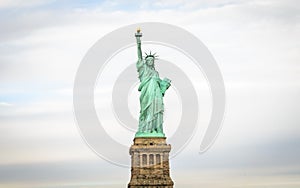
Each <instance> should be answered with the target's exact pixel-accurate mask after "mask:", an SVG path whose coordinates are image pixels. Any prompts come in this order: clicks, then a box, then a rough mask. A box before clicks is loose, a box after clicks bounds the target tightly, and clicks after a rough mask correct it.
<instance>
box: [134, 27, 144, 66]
mask: <svg viewBox="0 0 300 188" xmlns="http://www.w3.org/2000/svg"><path fill="white" fill-rule="evenodd" d="M141 37H142V33H141V30H140V29H139V28H138V29H137V33H136V34H135V38H136V43H137V54H138V60H139V61H140V60H142V59H143V56H142V48H141Z"/></svg>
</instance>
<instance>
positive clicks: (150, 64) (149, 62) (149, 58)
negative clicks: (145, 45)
mask: <svg viewBox="0 0 300 188" xmlns="http://www.w3.org/2000/svg"><path fill="white" fill-rule="evenodd" d="M146 64H147V65H148V66H150V67H153V66H154V58H153V57H147V58H146Z"/></svg>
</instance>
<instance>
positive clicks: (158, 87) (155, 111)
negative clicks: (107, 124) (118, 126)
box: [135, 29, 171, 137]
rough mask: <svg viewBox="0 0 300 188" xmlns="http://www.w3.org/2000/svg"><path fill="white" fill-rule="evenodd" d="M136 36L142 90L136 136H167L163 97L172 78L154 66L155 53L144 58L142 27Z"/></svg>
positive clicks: (137, 65) (140, 87)
mask: <svg viewBox="0 0 300 188" xmlns="http://www.w3.org/2000/svg"><path fill="white" fill-rule="evenodd" d="M135 37H136V42H137V52H138V61H137V63H136V67H137V71H138V74H139V80H140V85H139V88H138V90H139V91H140V92H141V94H140V116H139V128H138V131H137V133H136V134H135V137H165V134H164V133H163V113H164V103H163V97H164V94H165V92H166V90H167V89H168V88H169V87H170V85H171V84H170V83H171V80H169V79H167V78H164V79H163V80H161V79H160V78H159V74H158V72H157V71H156V70H155V67H154V60H155V59H156V58H157V56H156V55H155V53H154V54H151V52H150V53H149V54H146V56H145V58H144V59H143V56H142V50H141V37H142V33H141V32H140V29H137V33H136V34H135Z"/></svg>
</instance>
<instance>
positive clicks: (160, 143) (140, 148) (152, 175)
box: [128, 137, 174, 188]
mask: <svg viewBox="0 0 300 188" xmlns="http://www.w3.org/2000/svg"><path fill="white" fill-rule="evenodd" d="M170 150H171V145H169V144H167V143H166V138H165V137H145V138H144V137H141V138H135V139H134V144H133V145H132V146H131V147H130V151H129V153H130V155H131V180H130V182H129V184H128V188H162V187H164V188H173V185H174V183H173V181H172V179H171V177H170V171H169V152H170Z"/></svg>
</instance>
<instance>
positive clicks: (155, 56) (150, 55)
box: [145, 51, 158, 59]
mask: <svg viewBox="0 0 300 188" xmlns="http://www.w3.org/2000/svg"><path fill="white" fill-rule="evenodd" d="M145 55H146V56H145V59H147V58H148V57H152V58H154V59H155V58H157V57H158V55H156V53H154V54H151V51H150V53H149V54H147V53H146V52H145Z"/></svg>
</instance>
